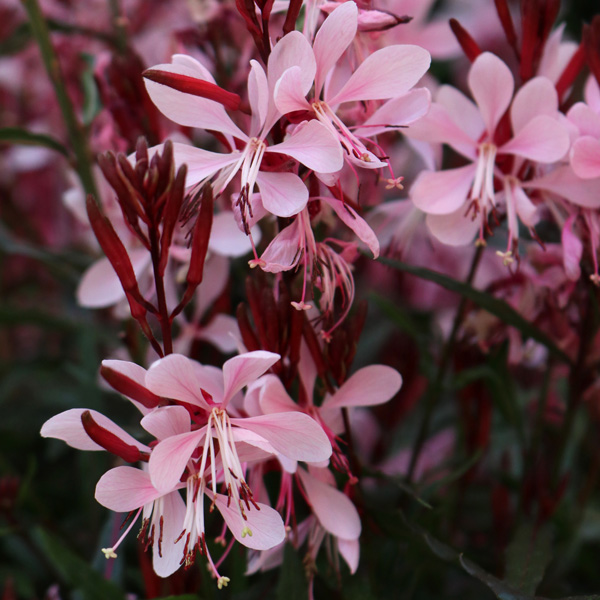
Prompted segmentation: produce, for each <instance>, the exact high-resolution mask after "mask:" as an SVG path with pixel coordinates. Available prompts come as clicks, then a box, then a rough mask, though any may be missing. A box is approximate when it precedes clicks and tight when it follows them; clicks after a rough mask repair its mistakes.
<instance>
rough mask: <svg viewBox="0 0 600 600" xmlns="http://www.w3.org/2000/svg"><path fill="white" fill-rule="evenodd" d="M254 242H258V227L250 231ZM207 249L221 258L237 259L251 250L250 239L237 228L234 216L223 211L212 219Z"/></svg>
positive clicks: (259, 235)
mask: <svg viewBox="0 0 600 600" xmlns="http://www.w3.org/2000/svg"><path fill="white" fill-rule="evenodd" d="M252 236H253V237H254V242H255V243H256V244H258V243H259V242H260V238H261V233H260V229H259V228H258V227H256V228H253V229H252ZM208 247H209V249H210V250H211V251H212V252H215V253H217V254H219V255H221V256H229V257H231V258H238V257H240V256H244V255H245V254H248V252H250V251H251V250H252V244H251V242H250V238H249V237H248V236H247V235H246V234H245V233H244V232H243V231H240V228H239V227H238V225H237V223H236V220H235V216H234V214H233V213H232V212H230V211H223V212H220V213H219V214H217V215H215V216H214V217H213V224H212V229H211V232H210V240H209V242H208Z"/></svg>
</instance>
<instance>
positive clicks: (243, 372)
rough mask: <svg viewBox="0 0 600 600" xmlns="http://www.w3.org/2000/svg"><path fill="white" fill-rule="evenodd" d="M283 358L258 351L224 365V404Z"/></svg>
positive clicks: (238, 357)
mask: <svg viewBox="0 0 600 600" xmlns="http://www.w3.org/2000/svg"><path fill="white" fill-rule="evenodd" d="M280 358H281V356H279V354H275V353H274V352H266V351H264V350H257V351H255V352H247V353H245V354H240V355H239V356H234V357H233V358H230V359H229V360H228V361H226V362H225V364H224V365H223V382H224V391H223V403H222V406H223V407H225V406H227V403H228V402H229V401H230V400H231V398H233V396H234V395H235V394H236V393H237V392H239V391H240V390H241V389H242V388H243V387H244V386H246V385H248V384H249V383H252V382H253V381H256V380H257V379H258V378H259V377H260V376H261V375H262V374H263V373H265V371H267V370H268V369H270V368H271V367H272V366H273V365H274V364H275V363H276V362H277V361H278V360H279V359H280Z"/></svg>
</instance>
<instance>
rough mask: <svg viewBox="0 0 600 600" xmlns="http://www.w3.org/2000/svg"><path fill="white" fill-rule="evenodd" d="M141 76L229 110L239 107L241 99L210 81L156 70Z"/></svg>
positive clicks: (145, 72) (147, 71)
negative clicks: (211, 101) (217, 103)
mask: <svg viewBox="0 0 600 600" xmlns="http://www.w3.org/2000/svg"><path fill="white" fill-rule="evenodd" d="M142 76H143V77H145V78H146V79H149V80H150V81H154V82H156V83H160V84H161V85H166V86H167V87H170V88H173V89H174V90H177V91H179V92H183V93H184V94H192V95H193V96H200V97H201V98H207V99H208V100H214V101H215V102H219V103H220V104H222V105H223V106H226V107H227V108H230V109H231V110H237V109H238V108H239V107H240V102H241V98H240V97H239V96H238V95H237V94H234V93H233V92H228V91H227V90H224V89H223V88H222V87H219V86H218V85H217V84H216V83H211V82H210V81H204V80H203V79H197V78H196V77H189V76H188V75H180V74H179V73H168V72H167V71H159V70H157V69H147V70H146V71H144V72H143V73H142Z"/></svg>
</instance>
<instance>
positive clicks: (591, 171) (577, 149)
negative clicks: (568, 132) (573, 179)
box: [571, 135, 600, 179]
mask: <svg viewBox="0 0 600 600" xmlns="http://www.w3.org/2000/svg"><path fill="white" fill-rule="evenodd" d="M571 166H572V167H573V171H575V174H576V175H577V176H578V177H581V178H582V179H594V178H596V177H600V141H598V140H597V139H595V138H593V137H591V136H588V135H586V136H583V137H580V138H579V139H577V140H575V143H574V144H573V148H572V150H571Z"/></svg>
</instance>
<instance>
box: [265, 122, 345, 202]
mask: <svg viewBox="0 0 600 600" xmlns="http://www.w3.org/2000/svg"><path fill="white" fill-rule="evenodd" d="M267 152H278V153H280V154H287V155H288V156H291V157H292V158H295V159H296V160H297V161H298V162H301V163H302V164H303V165H305V166H307V167H308V168H309V169H313V170H314V171H318V172H319V173H335V172H337V171H339V170H340V169H341V168H342V167H343V166H344V156H343V151H342V148H341V146H340V143H339V141H338V140H337V139H336V138H335V136H334V135H333V134H332V133H331V131H329V129H327V127H325V125H323V124H322V123H319V122H318V121H315V120H313V121H305V122H303V123H300V125H298V127H296V129H295V130H294V133H293V134H292V135H291V136H290V137H288V138H287V139H286V140H285V141H284V142H282V143H281V144H276V145H275V146H270V147H269V148H267ZM263 203H264V200H263Z"/></svg>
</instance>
